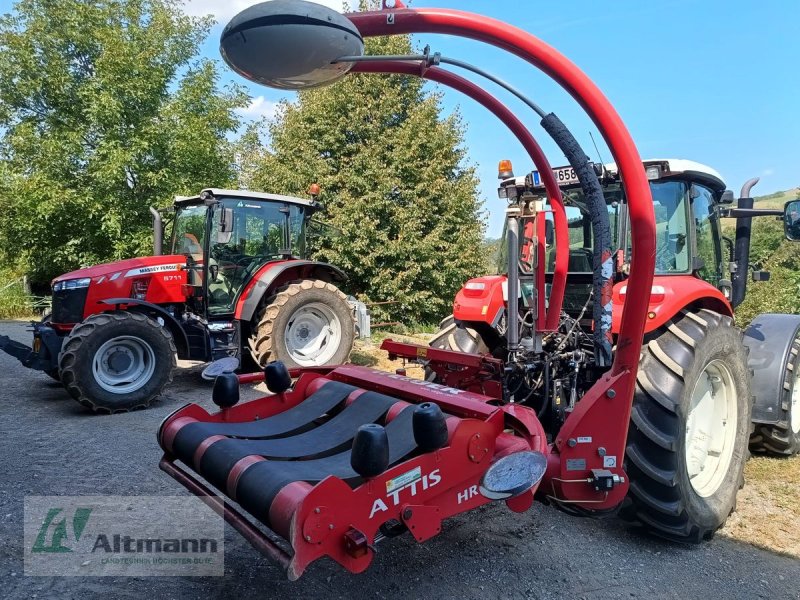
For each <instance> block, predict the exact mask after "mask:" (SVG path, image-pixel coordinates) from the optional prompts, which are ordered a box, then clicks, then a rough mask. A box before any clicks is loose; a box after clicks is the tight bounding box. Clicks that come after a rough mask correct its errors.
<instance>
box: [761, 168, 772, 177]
mask: <svg viewBox="0 0 800 600" xmlns="http://www.w3.org/2000/svg"><path fill="white" fill-rule="evenodd" d="M761 175H763V176H764V177H769V176H770V175H775V169H774V168H772V167H768V168H766V169H764V170H763V171H762V172H761Z"/></svg>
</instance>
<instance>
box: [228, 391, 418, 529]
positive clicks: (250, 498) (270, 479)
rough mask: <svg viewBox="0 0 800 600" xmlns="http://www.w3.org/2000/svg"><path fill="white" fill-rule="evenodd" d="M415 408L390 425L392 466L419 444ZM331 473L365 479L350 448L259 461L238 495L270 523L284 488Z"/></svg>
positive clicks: (248, 472) (351, 479)
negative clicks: (303, 457) (413, 421)
mask: <svg viewBox="0 0 800 600" xmlns="http://www.w3.org/2000/svg"><path fill="white" fill-rule="evenodd" d="M414 408H415V407H414V406H409V407H407V408H405V409H404V410H403V411H402V412H401V413H400V414H399V415H397V417H395V418H394V419H392V421H391V422H390V423H389V424H388V425H386V433H387V435H388V437H389V465H390V466H391V465H394V464H395V463H397V462H400V461H401V460H402V459H404V458H405V457H406V456H408V455H409V454H411V453H412V452H413V451H414V450H416V448H417V444H416V442H415V441H414V431H413V428H412V425H411V416H412V414H413V413H414ZM329 475H333V476H334V477H338V478H340V479H343V480H344V481H346V482H347V483H348V484H350V485H351V486H352V487H355V485H357V484H358V483H359V482H360V481H361V478H360V477H359V475H358V474H357V473H356V472H355V471H353V468H352V467H351V466H350V451H349V450H348V451H347V452H341V453H339V454H334V455H333V456H328V457H326V458H320V459H316V460H303V461H292V462H283V461H264V462H258V463H255V464H254V465H252V466H251V467H249V468H248V469H247V470H245V472H244V473H243V474H242V476H241V478H240V479H239V484H238V486H237V488H236V499H237V501H238V502H239V504H241V505H242V507H243V508H244V509H246V510H247V511H248V512H249V513H250V514H252V515H253V516H254V517H255V518H257V519H259V520H260V521H261V522H262V523H264V524H265V525H267V526H269V525H270V523H269V509H270V506H271V505H272V501H273V500H274V499H275V496H276V495H277V494H278V492H279V491H281V489H283V488H284V487H285V486H286V485H288V484H290V483H292V482H294V481H306V482H308V483H318V482H320V481H322V480H323V479H325V478H326V477H328V476H329Z"/></svg>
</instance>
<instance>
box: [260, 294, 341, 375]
mask: <svg viewBox="0 0 800 600" xmlns="http://www.w3.org/2000/svg"><path fill="white" fill-rule="evenodd" d="M354 338H355V319H354V316H353V310H352V309H351V308H350V304H349V303H348V302H347V296H345V295H344V294H343V293H342V292H341V291H339V288H337V287H336V286H335V285H333V284H332V283H328V282H326V281H322V280H321V279H301V280H298V281H293V282H291V283H289V284H288V285H286V286H284V287H281V288H279V289H278V290H277V291H276V293H275V295H274V296H271V297H270V298H268V299H267V301H266V304H265V306H264V308H263V309H262V310H261V311H260V313H259V315H258V325H257V326H256V327H255V328H254V330H253V333H252V335H251V336H250V339H249V346H250V354H251V355H252V357H253V360H255V361H256V363H257V364H258V365H259V366H260V367H261V368H263V367H265V366H266V365H267V363H269V362H271V361H274V360H280V361H282V362H283V363H284V364H285V365H286V366H287V367H289V368H290V369H291V368H296V367H310V366H326V365H340V364H343V363H345V362H346V361H347V359H348V357H349V356H350V351H351V350H352V349H353V340H354Z"/></svg>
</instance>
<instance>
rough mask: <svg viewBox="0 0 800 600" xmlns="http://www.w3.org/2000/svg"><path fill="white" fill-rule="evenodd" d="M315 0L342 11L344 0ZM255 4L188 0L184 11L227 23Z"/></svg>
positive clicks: (251, 0)
mask: <svg viewBox="0 0 800 600" xmlns="http://www.w3.org/2000/svg"><path fill="white" fill-rule="evenodd" d="M313 1H314V2H316V3H317V4H324V5H325V6H330V7H331V8H333V9H335V10H338V11H339V12H342V0H313ZM253 4H257V0H186V2H185V4H184V7H183V11H184V12H185V13H186V14H187V15H192V16H205V15H214V18H215V19H216V20H217V23H219V24H220V25H225V24H226V23H227V22H228V21H229V20H230V18H231V17H233V16H234V15H236V14H238V13H240V12H241V11H243V10H244V9H245V8H247V7H248V6H252V5H253Z"/></svg>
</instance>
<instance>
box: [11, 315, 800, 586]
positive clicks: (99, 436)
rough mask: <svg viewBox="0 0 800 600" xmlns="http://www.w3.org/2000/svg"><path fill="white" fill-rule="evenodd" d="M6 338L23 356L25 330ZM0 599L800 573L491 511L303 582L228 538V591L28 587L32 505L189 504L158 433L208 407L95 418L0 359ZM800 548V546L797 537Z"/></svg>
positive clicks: (187, 390) (609, 530)
mask: <svg viewBox="0 0 800 600" xmlns="http://www.w3.org/2000/svg"><path fill="white" fill-rule="evenodd" d="M0 334H4V335H10V336H11V337H12V338H14V339H17V340H19V341H25V342H27V341H28V340H29V336H30V334H29V333H27V332H26V331H25V324H23V323H17V322H0ZM0 390H2V402H0V432H2V435H1V436H0V461H1V462H0V541H2V544H0V585H1V586H2V588H0V589H2V591H0V596H2V597H4V598H55V597H58V598H95V597H98V598H104V599H106V600H107V599H109V598H151V597H158V598H204V599H207V598H252V597H258V598H273V597H274V598H277V597H295V596H296V597H304V598H317V597H331V598H352V597H359V598H361V597H364V598H367V597H376V598H387V597H388V598H426V599H427V598H455V597H458V598H484V597H500V598H587V599H588V598H592V599H595V598H636V597H647V598H650V599H653V598H703V597H706V598H771V599H777V598H800V561H797V560H794V559H792V558H788V557H785V556H781V555H777V554H774V553H771V552H768V551H765V550H762V549H759V548H756V547H754V546H750V545H746V544H742V543H740V542H737V541H733V540H731V539H726V538H725V537H724V536H723V535H718V536H717V537H716V538H715V539H714V540H713V541H711V542H709V543H706V544H703V545H701V546H695V547H683V546H679V545H675V544H671V543H667V542H663V541H660V540H657V539H653V538H650V537H647V536H645V535H643V534H641V533H640V532H639V531H638V530H636V529H635V528H631V527H629V526H627V525H625V524H624V523H622V522H621V521H619V520H617V519H616V518H613V517H612V518H608V519H602V520H593V519H579V518H574V517H569V516H567V515H565V514H563V513H560V512H559V511H557V510H555V509H553V508H550V507H545V506H541V505H536V506H535V507H534V508H533V509H532V510H531V511H529V512H528V513H526V514H523V515H516V514H513V513H511V512H510V511H508V510H507V509H506V508H505V507H504V506H503V505H492V506H488V507H484V508H483V509H482V510H478V511H475V512H473V513H469V514H466V515H462V516H460V517H457V518H454V519H451V520H450V521H448V522H447V523H446V524H445V527H444V531H443V532H442V534H441V535H439V536H438V537H437V538H435V539H433V540H431V541H429V542H427V543H426V544H424V545H418V544H416V543H413V542H412V540H411V539H410V537H409V536H403V537H400V538H396V539H394V540H387V541H386V542H384V543H382V544H381V546H380V547H379V553H378V555H377V557H376V559H375V560H374V562H373V564H372V566H371V568H370V569H369V570H368V571H367V572H366V573H363V574H361V575H357V576H353V575H349V574H347V573H346V572H345V571H344V570H343V569H341V568H339V567H338V565H336V564H334V563H331V562H327V561H321V562H318V563H316V564H314V565H313V566H312V567H311V568H310V569H309V570H308V571H307V572H306V574H305V575H304V576H303V577H302V578H301V579H300V580H299V581H297V582H294V583H290V582H288V581H286V580H285V577H284V575H283V573H282V572H281V571H280V570H279V569H278V568H277V567H275V566H273V565H272V564H271V563H269V562H268V561H267V560H266V559H264V558H262V557H261V555H259V554H258V553H257V552H256V551H255V550H253V549H252V548H251V547H250V546H249V545H248V544H247V543H246V542H245V541H244V540H243V539H242V538H240V537H239V536H238V534H237V533H236V532H235V531H234V530H232V529H230V528H228V529H227V534H226V539H225V577H214V578H190V577H180V578H179V577H159V578H156V577H141V578H131V577H124V578H111V577H26V576H24V575H23V558H22V557H23V548H22V545H23V544H22V519H23V498H24V497H25V496H26V495H101V494H112V495H179V494H182V490H183V488H181V487H180V486H179V485H178V484H177V483H176V482H174V481H173V480H172V479H171V478H169V477H168V476H167V475H166V474H164V473H162V472H161V471H160V470H159V469H158V460H159V458H160V451H159V447H158V445H157V443H156V440H155V432H156V428H157V427H158V424H159V423H160V421H161V419H163V418H164V417H165V416H166V415H167V414H169V413H170V412H171V411H173V410H174V409H176V408H178V407H179V406H181V405H182V404H184V403H186V402H187V401H190V400H192V401H198V402H201V403H203V404H206V405H210V401H209V399H208V398H209V388H208V386H207V385H206V384H204V383H203V382H202V380H201V379H200V377H199V374H198V370H197V369H196V368H195V369H185V370H182V371H181V372H180V373H179V374H178V376H177V377H176V379H175V383H174V384H173V385H172V386H171V388H170V389H169V390H168V392H167V394H166V396H165V397H164V398H162V399H161V400H160V401H159V402H158V403H157V404H155V405H154V406H153V407H152V408H150V409H148V410H145V411H138V412H134V413H130V414H122V415H114V416H94V415H91V414H89V413H87V412H86V411H85V410H84V409H83V408H82V407H80V406H79V405H78V404H77V403H76V402H75V401H74V400H72V399H71V398H70V397H69V396H68V395H67V393H66V392H65V391H64V390H63V389H62V388H61V386H60V385H59V384H57V383H55V382H53V381H52V380H50V379H49V378H48V377H47V376H46V375H44V374H41V373H35V372H33V371H29V370H27V369H25V368H23V367H22V366H20V365H19V363H17V361H16V360H15V359H13V358H11V357H9V356H7V355H5V354H2V353H0ZM797 535H800V532H797Z"/></svg>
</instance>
